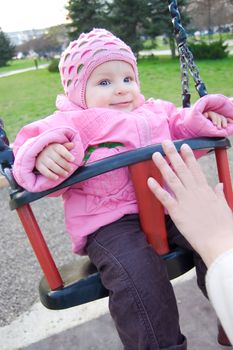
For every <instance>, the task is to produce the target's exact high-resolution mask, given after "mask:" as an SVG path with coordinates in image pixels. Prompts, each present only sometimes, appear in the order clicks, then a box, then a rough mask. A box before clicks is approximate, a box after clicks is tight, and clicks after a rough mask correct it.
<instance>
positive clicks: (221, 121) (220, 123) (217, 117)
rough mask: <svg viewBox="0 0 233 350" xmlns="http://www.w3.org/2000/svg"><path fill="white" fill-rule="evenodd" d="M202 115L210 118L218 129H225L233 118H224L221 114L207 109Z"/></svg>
mask: <svg viewBox="0 0 233 350" xmlns="http://www.w3.org/2000/svg"><path fill="white" fill-rule="evenodd" d="M203 115H204V117H206V118H207V119H210V120H211V121H212V123H213V124H214V125H215V126H216V127H217V128H218V129H222V128H224V129H226V128H227V123H233V119H231V118H226V117H224V116H223V115H221V114H218V113H216V112H213V111H209V112H206V113H204V114H203Z"/></svg>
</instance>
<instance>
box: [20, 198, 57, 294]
mask: <svg viewBox="0 0 233 350" xmlns="http://www.w3.org/2000/svg"><path fill="white" fill-rule="evenodd" d="M16 211H17V213H18V216H19V218H20V220H21V222H22V225H23V227H24V230H25V232H26V233H27V235H28V238H29V240H30V243H31V245H32V248H33V250H34V253H35V255H36V257H37V259H38V261H39V263H40V266H41V268H42V270H43V272H44V275H45V277H46V279H47V281H48V284H49V286H50V288H51V289H52V290H55V289H58V288H61V287H62V286H63V281H62V278H61V275H60V273H59V271H58V269H57V267H56V264H55V262H54V260H53V257H52V255H51V253H50V251H49V249H48V246H47V244H46V242H45V239H44V237H43V235H42V233H41V230H40V228H39V226H38V224H37V221H36V219H35V216H34V214H33V212H32V209H31V207H30V205H29V204H26V205H24V206H22V207H21V208H18V209H16Z"/></svg>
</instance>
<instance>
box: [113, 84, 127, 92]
mask: <svg viewBox="0 0 233 350" xmlns="http://www.w3.org/2000/svg"><path fill="white" fill-rule="evenodd" d="M115 92H116V94H117V95H123V94H126V93H127V92H128V87H127V86H126V84H123V83H121V84H118V85H117V86H116V90H115Z"/></svg>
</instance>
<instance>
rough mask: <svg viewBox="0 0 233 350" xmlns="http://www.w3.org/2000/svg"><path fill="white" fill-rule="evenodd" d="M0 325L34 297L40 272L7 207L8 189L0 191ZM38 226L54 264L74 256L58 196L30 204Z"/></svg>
mask: <svg viewBox="0 0 233 350" xmlns="http://www.w3.org/2000/svg"><path fill="white" fill-rule="evenodd" d="M0 198H1V208H0V223H1V224H0V225H1V229H0V276H1V283H0V295H1V298H0V315H1V317H0V327H2V326H4V325H6V324H9V323H10V322H11V321H12V320H13V319H15V317H17V316H18V315H20V314H21V313H22V312H24V311H27V310H28V308H29V307H30V306H31V305H32V304H34V303H35V301H37V300H38V298H39V297H38V283H39V281H40V278H41V276H42V272H41V270H40V267H39V265H38V263H37V260H36V258H35V256H34V253H33V252H32V248H31V246H30V244H29V243H28V239H27V238H26V234H25V233H24V230H23V228H22V227H21V224H20V222H19V219H18V217H17V214H16V212H14V211H13V212H11V211H10V210H9V207H8V189H7V188H4V189H1V190H0ZM32 207H33V209H34V213H35V215H36V217H37V220H38V222H39V225H40V227H41V229H42V232H43V234H44V236H45V239H46V241H47V243H48V245H49V248H50V249H51V251H52V252H53V256H54V259H55V261H56V263H57V264H58V265H61V264H65V263H67V262H69V261H70V260H71V259H74V255H73V254H72V253H71V249H70V241H69V238H68V236H67V235H66V230H65V227H64V222H63V209H62V203H61V200H60V199H59V198H46V199H42V200H40V201H38V202H36V203H34V204H33V205H32Z"/></svg>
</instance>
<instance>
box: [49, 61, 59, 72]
mask: <svg viewBox="0 0 233 350" xmlns="http://www.w3.org/2000/svg"><path fill="white" fill-rule="evenodd" d="M58 64H59V59H58V58H54V59H52V61H51V62H50V64H49V66H48V71H49V72H51V73H57V72H59V69H58Z"/></svg>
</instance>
